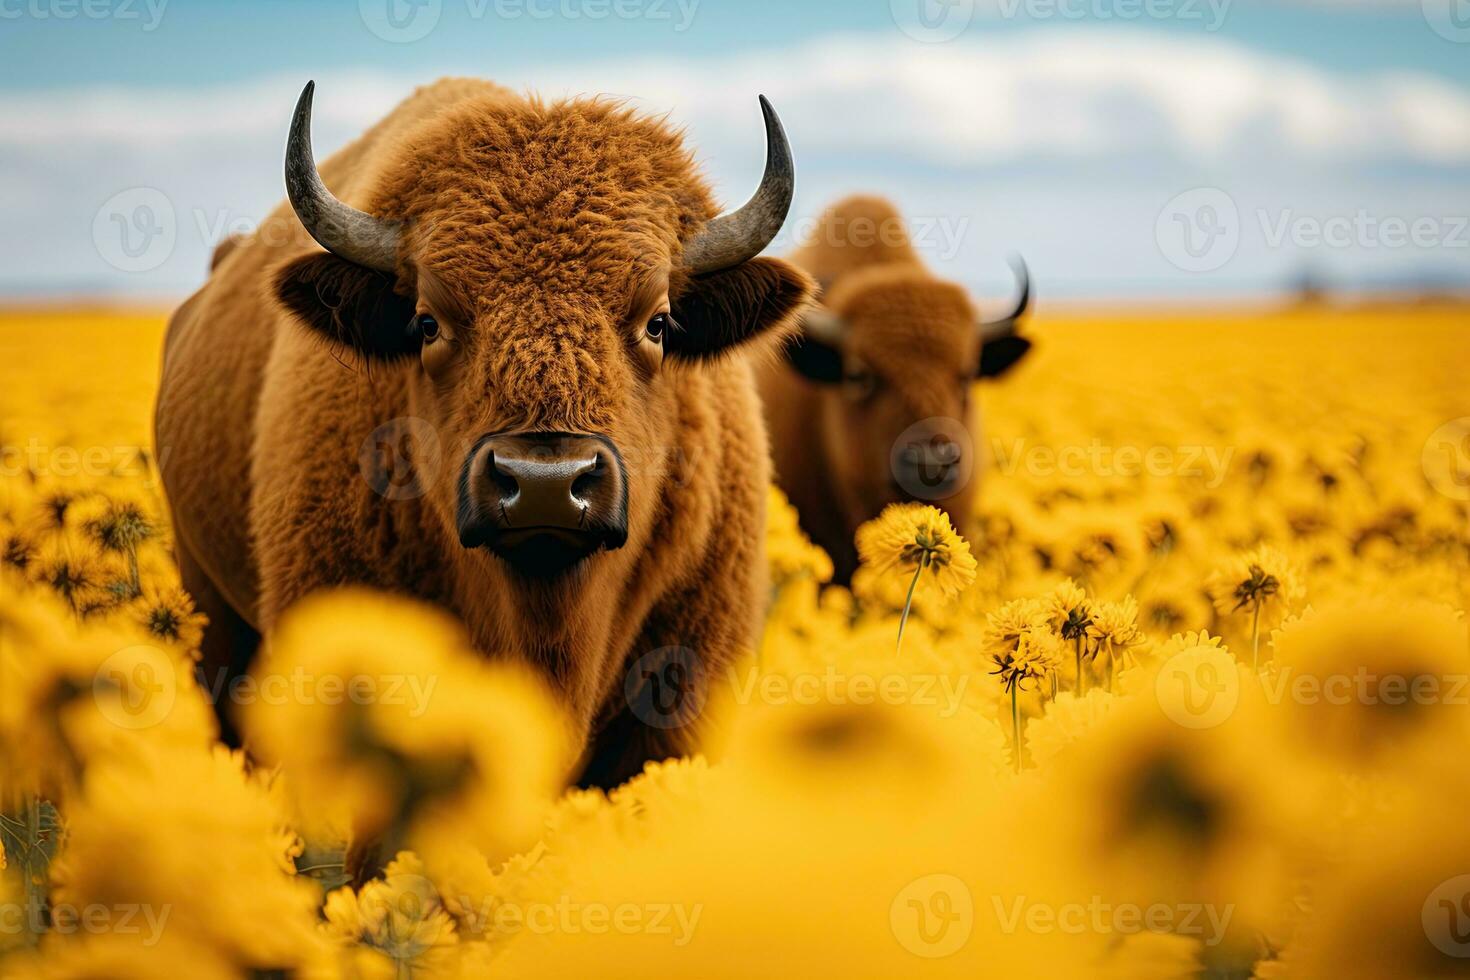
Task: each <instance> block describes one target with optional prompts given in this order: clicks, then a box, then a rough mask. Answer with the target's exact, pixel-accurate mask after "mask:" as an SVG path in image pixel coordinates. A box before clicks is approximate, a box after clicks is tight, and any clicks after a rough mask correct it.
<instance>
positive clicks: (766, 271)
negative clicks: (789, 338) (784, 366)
mask: <svg viewBox="0 0 1470 980" xmlns="http://www.w3.org/2000/svg"><path fill="white" fill-rule="evenodd" d="M815 291H816V283H814V282H812V280H811V279H810V278H809V277H808V276H807V275H806V273H804V272H802V271H800V270H799V269H797V268H796V267H795V266H793V265H791V264H790V263H788V262H784V261H782V260H781V259H751V260H750V261H749V262H745V263H743V264H741V265H737V266H735V267H734V268H733V269H726V270H724V271H723V272H715V273H711V274H709V275H704V276H695V277H693V278H691V279H690V280H689V283H688V285H687V286H686V287H685V289H684V291H683V292H682V293H681V294H680V295H679V297H678V298H677V299H675V300H674V303H673V315H674V321H675V322H676V323H678V324H679V328H680V329H678V330H676V331H673V332H671V333H670V334H669V335H668V336H667V337H665V338H664V347H665V350H666V351H667V352H668V353H669V354H670V355H672V356H674V357H677V358H679V359H681V360H689V361H698V360H704V359H706V358H710V357H715V356H718V355H720V354H723V353H725V352H726V351H729V350H733V349H734V348H736V347H738V346H739V345H741V344H743V343H746V342H747V341H750V340H753V339H755V338H756V337H758V336H760V335H761V334H763V333H765V332H766V331H768V330H771V329H773V328H777V327H781V326H784V325H786V324H789V323H790V322H791V320H792V318H793V316H794V315H795V314H796V312H797V311H798V310H800V309H801V308H802V307H803V306H804V305H806V302H807V300H809V299H811V296H812V293H814V292H815Z"/></svg>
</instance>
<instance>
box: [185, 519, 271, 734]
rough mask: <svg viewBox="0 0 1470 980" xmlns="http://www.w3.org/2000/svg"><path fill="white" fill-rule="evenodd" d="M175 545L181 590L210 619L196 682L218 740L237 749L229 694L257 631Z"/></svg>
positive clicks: (249, 654)
mask: <svg viewBox="0 0 1470 980" xmlns="http://www.w3.org/2000/svg"><path fill="white" fill-rule="evenodd" d="M174 548H175V551H176V552H177V556H178V561H179V576H180V578H181V579H182V581H183V584H184V590H185V591H186V592H188V593H189V595H190V596H191V597H193V599H194V605H195V608H197V609H198V610H199V611H200V612H201V613H203V614H204V615H205V616H207V617H208V618H209V625H208V626H206V627H205V629H204V641H203V642H202V643H201V644H200V647H199V664H198V668H197V670H196V673H197V676H198V679H199V684H200V686H201V687H202V688H204V694H205V696H206V697H207V698H209V700H210V702H211V703H212V704H213V705H214V714H215V718H216V719H218V721H219V733H220V739H221V740H222V741H223V742H224V743H225V744H226V745H228V746H230V747H231V748H239V747H240V733H239V730H238V729H237V728H236V727H235V718H234V712H233V711H232V710H231V707H232V704H233V702H232V699H231V693H232V691H233V690H234V685H235V682H236V681H237V680H238V679H239V678H240V677H242V676H243V675H244V674H245V671H246V670H247V669H248V668H249V666H250V660H251V658H253V657H254V656H255V651H256V650H257V649H258V648H259V646H260V634H259V633H257V632H256V631H255V628H254V627H252V626H251V625H250V624H249V623H247V622H245V620H244V619H242V618H241V617H240V614H239V613H237V612H235V610H234V608H233V607H231V605H230V604H229V603H228V602H226V601H225V597H224V596H223V595H221V594H220V591H219V590H218V589H217V588H215V586H214V583H213V582H211V581H210V579H209V576H207V575H206V574H205V573H204V570H203V569H202V568H200V567H199V563H198V562H197V561H195V560H194V557H193V555H191V554H189V549H188V548H187V547H186V546H185V545H184V543H183V542H182V541H176V542H175V544H174Z"/></svg>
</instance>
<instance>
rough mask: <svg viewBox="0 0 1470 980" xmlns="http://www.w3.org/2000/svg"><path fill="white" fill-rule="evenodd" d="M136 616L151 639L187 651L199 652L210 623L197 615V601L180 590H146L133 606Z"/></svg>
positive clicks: (155, 587)
mask: <svg viewBox="0 0 1470 980" xmlns="http://www.w3.org/2000/svg"><path fill="white" fill-rule="evenodd" d="M133 608H134V610H135V612H134V615H135V618H136V619H137V621H138V622H139V624H141V625H142V627H143V629H145V630H146V631H147V632H148V633H149V635H151V636H156V637H158V638H159V639H160V640H165V641H167V642H169V643H177V644H179V646H181V647H183V648H184V649H185V650H190V651H195V652H197V651H198V650H199V644H200V642H201V641H203V639H204V627H205V626H206V625H207V624H208V622H209V620H208V619H206V618H205V617H204V616H203V615H202V614H200V613H198V612H195V610H194V600H193V599H191V598H190V597H189V594H188V593H187V592H185V591H184V590H183V589H181V588H179V587H178V586H174V585H169V586H164V587H161V588H160V587H157V586H147V587H145V588H144V589H143V594H142V595H141V596H139V597H138V599H137V600H136V601H135V602H134V603H133Z"/></svg>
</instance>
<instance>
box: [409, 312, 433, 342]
mask: <svg viewBox="0 0 1470 980" xmlns="http://www.w3.org/2000/svg"><path fill="white" fill-rule="evenodd" d="M413 325H414V329H415V330H417V331H418V332H419V336H420V337H422V338H424V343H426V344H432V343H433V342H434V341H435V340H437V339H439V321H438V320H436V319H434V318H433V317H432V316H430V315H429V314H427V313H420V314H419V315H418V316H416V317H414V321H413Z"/></svg>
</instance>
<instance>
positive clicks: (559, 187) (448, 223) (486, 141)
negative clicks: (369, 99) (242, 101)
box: [155, 79, 813, 784]
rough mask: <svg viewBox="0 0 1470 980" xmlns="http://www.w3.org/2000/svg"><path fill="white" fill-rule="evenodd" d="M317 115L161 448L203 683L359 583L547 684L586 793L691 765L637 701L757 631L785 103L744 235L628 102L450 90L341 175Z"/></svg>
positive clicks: (191, 317) (168, 357) (658, 124)
mask: <svg viewBox="0 0 1470 980" xmlns="http://www.w3.org/2000/svg"><path fill="white" fill-rule="evenodd" d="M311 105H312V85H307V87H306V90H305V91H304V92H303V93H302V96H301V100H300V102H299V103H298V104H297V106H296V113H295V117H294V119H293V121H292V124H291V131H290V137H289V142H288V145H287V149H286V185H287V191H288V198H289V205H290V210H287V207H286V205H284V204H283V205H282V206H281V207H279V208H278V209H277V210H276V211H275V213H274V214H273V215H272V217H271V218H270V219H269V220H268V221H267V222H265V223H264V224H263V225H262V227H261V228H260V229H259V230H257V232H256V233H255V234H254V235H252V236H250V237H248V238H246V239H244V240H243V241H239V242H235V243H234V244H232V245H231V246H229V247H228V248H227V249H226V250H224V252H223V253H222V254H221V255H220V256H218V260H217V265H216V268H215V269H214V271H213V272H212V274H211V276H210V279H209V281H208V282H207V283H206V285H205V286H204V287H203V288H202V289H201V290H199V292H197V293H196V294H195V295H194V296H193V297H191V298H190V299H189V300H188V301H187V302H186V303H184V305H183V306H182V307H181V308H180V309H179V310H178V311H177V312H176V313H175V314H174V316H173V319H172V321H171V323H170V325H169V331H168V337H167V342H166V346H165V353H164V363H163V378H162V388H161V391H160V393H159V398H158V406H157V412H156V419H155V429H156V438H157V442H158V445H159V447H161V449H162V450H163V453H162V455H163V458H164V459H165V460H166V465H165V466H164V467H163V477H164V482H165V486H166V489H167V492H168V497H169V502H170V506H171V508H172V510H173V515H174V523H175V527H176V528H177V540H178V551H179V560H180V565H181V568H182V571H183V575H184V580H185V583H186V585H187V587H188V588H189V589H190V590H191V591H192V592H193V594H194V595H195V597H196V598H197V599H198V601H199V602H200V604H201V606H202V607H203V609H204V611H205V612H206V613H207V614H208V615H209V616H210V618H211V626H210V628H209V631H208V636H207V638H206V642H205V651H204V668H205V672H206V677H207V679H211V683H213V679H212V677H218V676H219V675H220V673H221V672H223V673H224V674H226V675H236V674H238V673H239V672H240V671H242V670H243V669H244V668H245V667H246V665H247V664H248V661H249V659H250V657H251V655H252V653H253V651H254V649H255V647H256V645H257V644H258V641H259V636H260V634H261V633H263V632H267V631H269V630H270V629H271V627H272V625H273V624H274V623H275V622H276V621H277V618H278V617H279V616H280V615H281V612H282V610H284V609H286V608H287V607H288V606H289V605H291V604H292V603H293V602H295V601H296V600H297V599H299V598H301V597H302V596H304V595H305V594H307V593H309V592H311V591H312V590H314V589H319V588H322V587H324V586H334V585H341V584H346V583H355V584H363V585H368V586H374V587H379V588H383V589H390V590H394V591H397V592H401V593H407V594H411V595H414V596H418V597H421V598H423V599H427V600H429V601H432V602H434V603H437V604H439V605H441V606H443V607H446V608H448V609H449V610H451V611H452V612H453V613H455V614H456V615H458V616H459V617H460V618H461V619H462V620H463V621H464V623H465V624H466V626H467V628H468V630H469V633H470V635H471V637H472V638H473V640H474V642H475V643H476V644H477V646H478V647H479V648H480V649H482V650H483V651H484V652H485V653H486V655H487V656H500V657H508V658H518V659H520V660H522V661H525V662H527V663H529V664H531V665H533V666H534V667H535V668H537V669H539V670H540V671H542V672H543V673H544V675H545V676H546V677H547V678H548V680H549V681H550V683H551V684H552V686H553V687H554V689H555V690H556V691H558V692H559V694H560V695H561V696H562V698H563V699H564V701H565V703H566V705H567V706H568V709H569V711H570V713H571V714H572V716H573V717H574V718H575V719H576V720H577V721H578V722H579V723H580V725H581V726H582V730H583V732H584V733H585V736H586V738H587V741H588V745H589V750H588V753H587V756H586V760H585V762H586V765H585V767H584V774H583V778H584V780H585V781H586V782H589V783H597V784H609V783H614V782H617V781H620V780H621V779H623V778H625V777H626V776H628V775H630V774H631V773H634V772H636V771H637V770H638V769H639V768H640V767H641V765H642V764H643V762H644V761H645V760H648V759H654V758H660V757H663V756H666V755H670V754H674V753H676V752H678V751H680V750H681V749H682V748H683V747H684V741H683V740H684V737H685V736H684V735H683V734H682V733H684V732H686V731H687V729H685V728H683V727H680V726H679V725H677V724H673V723H670V722H668V721H667V720H666V719H665V718H661V717H648V715H647V712H646V711H643V710H638V699H637V697H635V696H634V693H633V692H635V691H637V690H643V689H644V688H643V687H642V686H640V685H644V683H645V681H650V677H651V682H658V681H663V682H664V683H665V684H668V683H676V684H678V685H682V687H681V688H680V689H679V691H676V692H675V693H682V694H684V695H685V700H684V701H683V702H682V703H683V704H688V703H689V697H690V696H691V694H692V695H693V696H697V695H698V694H699V691H698V690H697V688H698V687H699V685H700V684H701V677H700V676H699V671H698V670H692V668H698V667H700V666H702V667H703V668H704V676H705V677H708V676H711V675H712V672H713V671H715V670H716V669H718V668H719V667H720V666H721V665H723V664H725V663H728V662H729V661H730V660H731V658H733V657H734V656H735V655H736V654H737V651H739V650H740V649H741V648H742V647H747V646H748V645H749V644H751V642H752V640H753V638H754V632H755V630H756V629H757V626H758V622H759V618H760V614H761V611H762V601H763V600H762V597H763V594H764V589H765V583H764V579H763V576H764V560H763V553H762V544H761V542H762V526H763V517H764V507H763V501H764V494H765V489H766V486H767V483H768V481H769V478H770V470H769V463H768V451H767V445H766V435H765V431H764V429H763V426H762V422H761V415H760V406H759V403H758V401H757V396H756V390H755V385H754V381H753V378H752V374H751V370H750V368H749V366H748V364H747V361H746V359H745V358H744V357H743V356H739V354H740V352H743V351H746V350H749V349H751V348H752V347H753V346H755V345H758V344H760V343H774V342H776V340H777V339H778V338H779V337H780V335H781V333H782V331H783V328H785V327H787V326H789V325H790V324H791V323H793V322H794V319H795V316H796V314H797V313H798V311H799V310H800V309H801V308H802V307H803V306H804V305H805V304H806V302H807V301H808V299H809V298H810V296H811V294H812V291H813V284H812V283H811V281H810V280H809V279H808V277H807V276H806V275H805V274H804V273H802V272H800V271H798V270H797V269H795V268H794V267H792V266H791V265H789V264H787V263H785V262H783V261H781V260H779V259H770V258H756V257H755V256H756V255H757V253H759V252H760V251H761V250H762V249H763V248H765V246H766V245H767V244H768V243H769V242H770V240H771V239H772V238H773V237H774V236H775V235H776V233H777V231H778V230H779V229H780V226H781V224H782V222H783V220H784V218H785V215H786V212H787V209H788V206H789V204H790V200H791V193H792V163H791V157H790V152H789V149H788V146H787V143H786V138H785V135H784V133H783V131H782V128H781V124H780V122H779V120H778V119H777V117H776V115H775V112H774V111H773V110H772V109H771V107H770V105H769V104H768V103H766V102H765V100H764V99H762V100H761V105H762V110H763V112H764V114H765V125H766V141H767V144H766V149H767V160H766V171H765V176H764V178H763V180H762V183H761V185H760V188H759V189H758V190H757V192H756V194H755V195H754V197H752V198H751V200H750V201H749V202H748V203H747V204H746V205H744V206H743V207H741V208H739V209H738V210H735V211H733V212H731V213H728V214H725V215H718V209H717V208H716V207H715V205H714V202H713V200H712V198H711V194H710V191H709V188H708V187H707V186H706V184H705V182H704V181H703V180H702V179H701V177H700V176H699V174H698V171H697V169H696V166H695V163H694V161H693V159H692V157H691V154H690V152H689V150H688V149H687V148H686V147H685V146H683V145H682V143H681V140H680V137H679V135H678V134H677V133H676V132H675V131H674V130H673V129H672V128H671V127H670V126H668V125H667V124H666V123H665V122H663V121H662V120H660V119H651V118H646V117H643V116H640V115H638V114H636V113H634V112H633V111H631V110H629V109H627V108H624V107H621V106H620V105H618V104H615V103H612V102H608V101H601V100H587V99H572V100H567V101H557V102H543V101H541V100H539V99H535V98H526V97H522V96H519V95H516V94H514V93H512V92H510V91H509V90H507V89H504V88H501V87H499V86H496V85H493V84H490V83H488V82H483V81H473V80H461V79H451V80H443V81H440V82H438V83H436V84H434V85H430V86H427V87H425V88H423V89H421V90H419V91H418V92H416V93H415V94H414V95H413V96H411V97H410V98H409V99H407V100H406V101H404V102H403V103H402V104H400V105H399V106H398V107H397V108H396V109H394V110H393V112H392V113H390V114H389V115H388V116H387V118H385V119H383V120H382V121H381V122H379V123H378V124H377V125H375V126H374V127H372V128H371V129H370V130H368V131H367V133H365V134H364V135H363V136H362V137H360V138H359V139H357V140H356V141H355V142H353V143H352V144H350V145H349V146H347V147H346V148H345V149H343V150H342V151H341V152H339V153H337V154H335V155H334V156H333V157H332V158H331V159H330V160H328V161H327V162H326V163H325V164H324V165H323V166H322V167H321V169H320V171H318V169H317V167H316V165H315V163H314V162H313V158H312V152H311V137H310V125H311ZM328 185H330V187H331V188H332V191H328V189H327V186H328ZM333 192H335V195H337V196H334V193H333ZM359 209H360V210H359ZM293 212H294V216H293ZM268 229H269V230H271V231H272V233H271V234H266V231H267V230H268ZM313 240H314V241H313ZM318 245H319V246H320V247H318ZM671 650H673V651H676V652H674V653H670V651H671ZM679 650H682V651H692V653H691V654H681V653H678V652H677V651H679ZM680 657H684V658H685V659H684V660H683V661H681V662H680V663H679V664H678V665H677V666H680V667H683V668H691V669H684V670H682V671H671V672H669V673H668V675H667V676H662V675H658V671H659V670H660V669H661V667H662V666H663V665H666V664H667V663H668V662H669V661H670V660H671V659H673V660H679V659H680ZM650 658H651V659H650ZM634 663H639V664H640V665H641V667H642V668H643V669H640V670H638V671H630V665H632V664H634ZM625 680H626V682H627V683H626V684H625ZM669 695H670V692H669V690H668V689H667V688H661V689H659V690H657V691H654V692H653V696H657V697H659V698H665V699H666V698H668V697H669ZM223 701H228V697H226V698H223V699H221V703H222V702H223ZM222 706H223V704H222ZM645 707H649V705H645ZM652 707H653V708H656V709H657V710H659V711H670V710H674V709H675V708H678V705H676V704H673V703H672V702H668V701H666V700H660V701H656V702H655V703H654V704H653V705H652ZM222 725H223V726H225V727H226V732H227V734H229V735H233V733H232V732H231V731H230V730H229V727H228V726H229V717H228V713H227V712H224V713H222Z"/></svg>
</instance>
